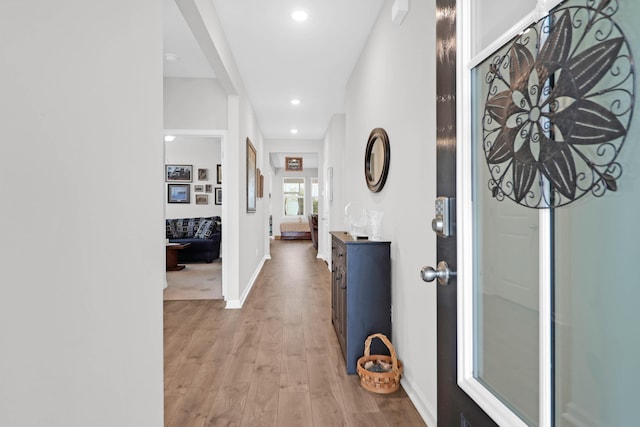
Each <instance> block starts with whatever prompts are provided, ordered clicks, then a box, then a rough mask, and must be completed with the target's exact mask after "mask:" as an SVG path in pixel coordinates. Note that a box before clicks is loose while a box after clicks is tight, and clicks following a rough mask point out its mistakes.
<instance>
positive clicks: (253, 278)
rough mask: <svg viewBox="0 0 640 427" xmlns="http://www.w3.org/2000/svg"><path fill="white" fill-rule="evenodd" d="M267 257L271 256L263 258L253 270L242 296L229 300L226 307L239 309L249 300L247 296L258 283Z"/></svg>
mask: <svg viewBox="0 0 640 427" xmlns="http://www.w3.org/2000/svg"><path fill="white" fill-rule="evenodd" d="M267 259H270V258H267V257H266V256H265V257H263V258H262V260H261V261H260V264H258V267H257V268H256V270H255V271H254V272H253V275H252V276H251V279H249V284H248V285H247V287H246V288H245V290H244V292H243V293H242V295H241V296H240V299H235V300H233V299H232V300H228V301H227V304H226V305H225V307H224V308H226V309H228V310H238V309H240V308H242V306H243V305H244V302H245V301H246V300H247V297H248V296H249V293H250V292H251V289H253V285H254V284H255V283H256V279H257V278H258V274H260V271H262V267H263V266H264V263H265V261H266V260H267Z"/></svg>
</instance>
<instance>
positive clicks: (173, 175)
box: [165, 165, 193, 182]
mask: <svg viewBox="0 0 640 427" xmlns="http://www.w3.org/2000/svg"><path fill="white" fill-rule="evenodd" d="M192 172H193V166H192V165H166V166H165V180H166V181H167V182H170V181H182V182H191V180H192V178H191V175H192Z"/></svg>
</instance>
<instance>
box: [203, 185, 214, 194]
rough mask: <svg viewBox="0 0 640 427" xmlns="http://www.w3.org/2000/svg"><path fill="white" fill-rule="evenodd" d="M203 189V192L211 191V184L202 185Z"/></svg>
mask: <svg viewBox="0 0 640 427" xmlns="http://www.w3.org/2000/svg"><path fill="white" fill-rule="evenodd" d="M204 191H205V193H213V185H211V184H206V185H205V186H204Z"/></svg>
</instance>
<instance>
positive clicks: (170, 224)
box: [165, 219, 180, 239]
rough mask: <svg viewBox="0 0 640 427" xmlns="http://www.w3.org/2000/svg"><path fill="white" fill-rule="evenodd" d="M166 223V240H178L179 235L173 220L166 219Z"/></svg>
mask: <svg viewBox="0 0 640 427" xmlns="http://www.w3.org/2000/svg"><path fill="white" fill-rule="evenodd" d="M165 223H166V235H167V239H179V238H180V234H179V233H178V231H177V230H176V224H175V220H174V219H168V220H166V221H165Z"/></svg>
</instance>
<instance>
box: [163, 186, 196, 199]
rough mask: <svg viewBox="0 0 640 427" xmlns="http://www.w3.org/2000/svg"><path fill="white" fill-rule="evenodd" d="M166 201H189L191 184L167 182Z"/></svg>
mask: <svg viewBox="0 0 640 427" xmlns="http://www.w3.org/2000/svg"><path fill="white" fill-rule="evenodd" d="M167 202H169V203H191V185H189V184H168V189H167Z"/></svg>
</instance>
